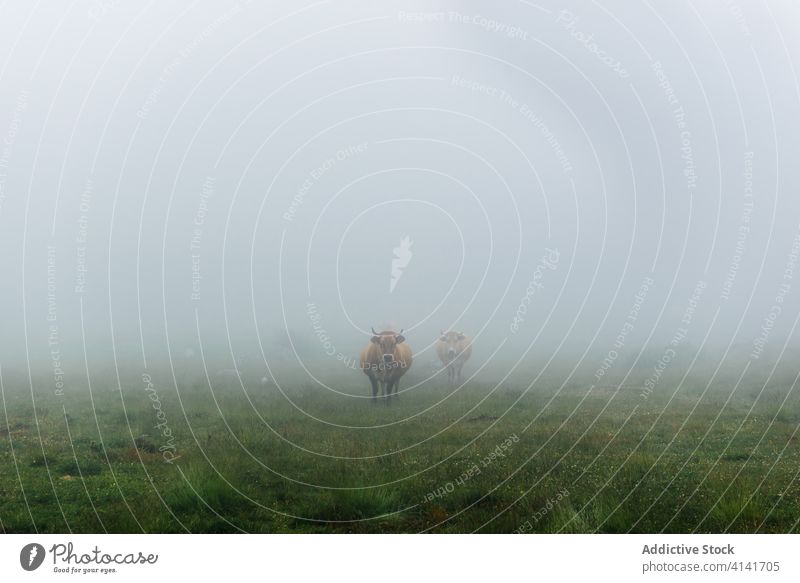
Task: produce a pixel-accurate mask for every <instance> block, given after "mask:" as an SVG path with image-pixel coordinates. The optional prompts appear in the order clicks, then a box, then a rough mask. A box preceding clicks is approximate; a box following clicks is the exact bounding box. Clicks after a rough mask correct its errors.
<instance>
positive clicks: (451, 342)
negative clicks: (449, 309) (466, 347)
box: [439, 331, 467, 358]
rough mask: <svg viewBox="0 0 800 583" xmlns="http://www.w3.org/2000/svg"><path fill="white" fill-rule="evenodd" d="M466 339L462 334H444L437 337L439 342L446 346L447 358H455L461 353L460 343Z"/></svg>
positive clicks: (443, 332)
mask: <svg viewBox="0 0 800 583" xmlns="http://www.w3.org/2000/svg"><path fill="white" fill-rule="evenodd" d="M466 338H467V337H466V336H465V335H464V334H463V333H462V332H445V331H442V335H441V336H439V342H444V343H445V344H446V345H447V357H448V358H455V356H456V354H457V353H458V352H460V351H461V346H460V342H462V341H463V340H465V339H466Z"/></svg>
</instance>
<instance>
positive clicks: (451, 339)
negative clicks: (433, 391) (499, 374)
mask: <svg viewBox="0 0 800 583" xmlns="http://www.w3.org/2000/svg"><path fill="white" fill-rule="evenodd" d="M436 354H437V355H438V356H439V360H441V361H442V365H444V367H445V368H446V369H447V381H448V383H449V384H450V386H455V385H456V384H458V383H460V382H461V369H462V368H463V367H464V363H465V362H467V360H469V357H470V356H472V341H471V340H470V339H469V337H467V336H465V335H464V333H463V332H452V331H451V332H444V331H442V335H441V336H439V341H438V342H437V343H436Z"/></svg>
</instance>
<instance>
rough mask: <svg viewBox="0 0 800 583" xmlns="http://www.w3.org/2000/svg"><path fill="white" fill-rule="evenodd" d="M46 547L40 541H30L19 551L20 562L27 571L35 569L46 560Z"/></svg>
mask: <svg viewBox="0 0 800 583" xmlns="http://www.w3.org/2000/svg"><path fill="white" fill-rule="evenodd" d="M44 555H45V552H44V547H43V546H42V545H40V544H39V543H30V544H27V545H25V546H24V547H22V550H21V551H20V552H19V564H20V565H22V568H23V569H25V570H26V571H35V570H36V569H38V568H39V567H41V565H42V563H43V562H44Z"/></svg>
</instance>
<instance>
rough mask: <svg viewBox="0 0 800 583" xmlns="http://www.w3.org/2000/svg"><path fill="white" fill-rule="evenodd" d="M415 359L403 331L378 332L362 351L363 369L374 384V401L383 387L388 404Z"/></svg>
mask: <svg viewBox="0 0 800 583" xmlns="http://www.w3.org/2000/svg"><path fill="white" fill-rule="evenodd" d="M412 361H413V358H412V355H411V348H410V347H409V346H408V344H407V343H406V342H405V337H404V336H403V334H402V330H401V333H400V334H398V333H397V332H392V331H389V330H387V331H384V332H380V333H376V332H375V331H374V330H373V336H372V338H370V341H369V344H368V345H367V347H366V348H364V350H362V351H361V370H363V371H364V374H365V375H367V377H369V381H370V383H371V384H372V401H373V403H374V402H375V401H376V399H377V397H378V392H379V389H380V388H381V387H382V388H383V395H384V397H385V399H386V404H387V405H388V404H389V401H390V400H391V398H392V395H393V394H394V395H395V396H396V395H397V387H398V384H399V382H400V377H402V376H403V375H404V374H405V373H406V371H408V369H409V368H411V363H412Z"/></svg>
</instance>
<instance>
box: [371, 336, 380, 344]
mask: <svg viewBox="0 0 800 583" xmlns="http://www.w3.org/2000/svg"><path fill="white" fill-rule="evenodd" d="M369 341H370V342H374V343H375V344H377V343H378V342H380V338H378V337H377V336H373V337H372V338H370V339H369Z"/></svg>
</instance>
